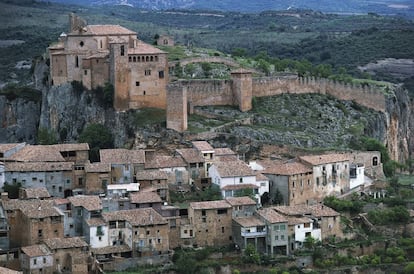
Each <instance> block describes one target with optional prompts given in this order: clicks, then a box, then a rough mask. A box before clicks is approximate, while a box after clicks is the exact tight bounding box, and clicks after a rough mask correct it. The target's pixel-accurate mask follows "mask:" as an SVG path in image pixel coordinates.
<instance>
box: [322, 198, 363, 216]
mask: <svg viewBox="0 0 414 274" xmlns="http://www.w3.org/2000/svg"><path fill="white" fill-rule="evenodd" d="M323 203H324V204H325V205H327V206H329V207H331V208H333V209H334V210H336V211H338V212H349V213H353V214H355V213H360V212H361V210H362V207H363V203H362V202H361V201H359V199H358V198H356V197H355V198H353V199H352V200H342V199H338V198H336V197H335V196H328V197H325V198H324V199H323Z"/></svg>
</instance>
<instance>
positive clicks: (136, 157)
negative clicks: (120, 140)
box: [99, 148, 145, 164]
mask: <svg viewBox="0 0 414 274" xmlns="http://www.w3.org/2000/svg"><path fill="white" fill-rule="evenodd" d="M99 156H100V160H101V163H111V164H143V163H145V151H144V150H130V149H124V148H116V149H101V150H99Z"/></svg>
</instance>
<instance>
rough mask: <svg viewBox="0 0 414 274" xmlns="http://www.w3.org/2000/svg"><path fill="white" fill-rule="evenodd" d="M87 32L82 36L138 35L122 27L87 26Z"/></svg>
mask: <svg viewBox="0 0 414 274" xmlns="http://www.w3.org/2000/svg"><path fill="white" fill-rule="evenodd" d="M85 29H86V31H85V32H83V33H82V34H86V35H88V34H89V35H90V34H92V35H120V34H121V35H129V34H133V35H136V34H137V33H136V32H134V31H132V30H129V29H127V28H124V27H122V26H120V25H87V26H86V27H85Z"/></svg>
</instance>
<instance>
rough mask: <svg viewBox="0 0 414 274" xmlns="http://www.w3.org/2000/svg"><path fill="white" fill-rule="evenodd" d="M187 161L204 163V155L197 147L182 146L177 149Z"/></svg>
mask: <svg viewBox="0 0 414 274" xmlns="http://www.w3.org/2000/svg"><path fill="white" fill-rule="evenodd" d="M176 151H177V152H178V154H180V155H181V157H183V159H184V161H186V162H187V163H204V157H203V155H202V154H201V152H200V151H198V150H197V149H195V148H182V149H177V150H176Z"/></svg>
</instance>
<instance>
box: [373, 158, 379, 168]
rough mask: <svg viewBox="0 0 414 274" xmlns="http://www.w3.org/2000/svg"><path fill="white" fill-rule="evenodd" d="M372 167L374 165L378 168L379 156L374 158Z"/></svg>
mask: <svg viewBox="0 0 414 274" xmlns="http://www.w3.org/2000/svg"><path fill="white" fill-rule="evenodd" d="M372 165H373V166H377V165H378V157H377V156H374V157H373V158H372Z"/></svg>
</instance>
